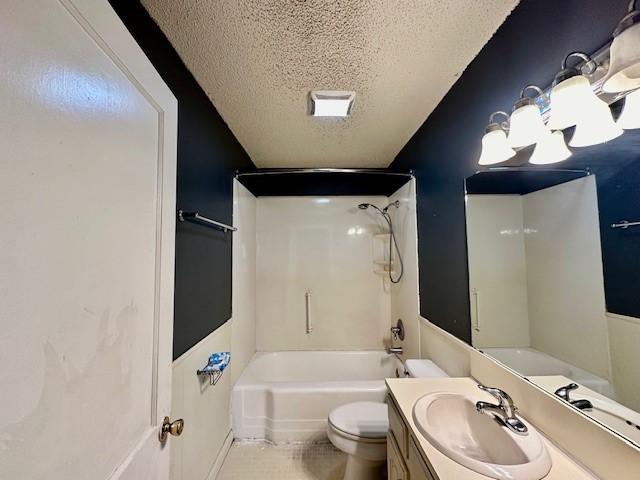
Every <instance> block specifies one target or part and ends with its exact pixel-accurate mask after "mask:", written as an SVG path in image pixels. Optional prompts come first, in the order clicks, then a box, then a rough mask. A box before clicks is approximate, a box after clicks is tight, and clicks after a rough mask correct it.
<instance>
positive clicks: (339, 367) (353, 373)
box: [231, 351, 403, 443]
mask: <svg viewBox="0 0 640 480" xmlns="http://www.w3.org/2000/svg"><path fill="white" fill-rule="evenodd" d="M396 369H398V372H402V371H403V370H402V365H401V363H400V362H399V361H398V360H397V359H396V358H395V356H393V355H388V354H387V353H386V352H383V351H357V352H351V351H306V352H305V351H296V352H265V353H257V354H256V355H255V356H254V358H253V359H252V360H251V362H250V363H249V365H248V366H247V368H246V369H245V370H244V372H242V375H241V376H240V378H239V379H238V381H237V383H236V385H235V386H234V387H233V392H232V401H231V411H232V423H233V435H234V437H235V438H236V439H239V440H249V439H259V440H268V441H270V442H274V443H287V442H309V441H323V440H326V426H327V416H328V415H329V412H330V411H331V410H332V409H334V408H335V407H337V406H339V405H343V404H345V403H349V402H355V401H359V400H370V401H377V402H382V401H384V399H385V395H386V387H385V384H384V379H385V378H389V377H395V376H396Z"/></svg>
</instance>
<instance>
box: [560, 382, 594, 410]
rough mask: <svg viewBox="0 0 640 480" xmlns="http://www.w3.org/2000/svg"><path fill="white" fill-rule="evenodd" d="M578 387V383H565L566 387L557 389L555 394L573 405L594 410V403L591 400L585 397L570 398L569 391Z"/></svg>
mask: <svg viewBox="0 0 640 480" xmlns="http://www.w3.org/2000/svg"><path fill="white" fill-rule="evenodd" d="M577 389H578V384H577V383H570V384H568V385H565V386H564V387H560V388H559V389H557V390H556V391H555V394H556V396H558V397H560V398H561V399H563V400H564V401H565V402H569V403H570V404H571V405H573V406H574V407H576V408H579V409H580V410H592V409H593V404H592V403H591V402H590V401H589V400H584V399H582V400H571V399H570V398H569V392H571V391H573V390H577Z"/></svg>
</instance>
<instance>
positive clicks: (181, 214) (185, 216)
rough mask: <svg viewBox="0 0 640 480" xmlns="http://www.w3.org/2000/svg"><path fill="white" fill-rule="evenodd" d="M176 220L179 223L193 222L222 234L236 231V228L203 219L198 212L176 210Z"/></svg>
mask: <svg viewBox="0 0 640 480" xmlns="http://www.w3.org/2000/svg"><path fill="white" fill-rule="evenodd" d="M178 220H180V221H181V222H184V221H186V220H195V221H198V222H202V223H204V224H206V225H209V226H211V227H214V228H217V229H219V230H222V231H224V232H235V231H237V230H238V229H237V228H236V227H232V226H231V225H226V224H224V223H220V222H216V221H215V220H211V219H210V218H207V217H203V216H202V215H200V214H199V213H198V212H185V211H183V210H178Z"/></svg>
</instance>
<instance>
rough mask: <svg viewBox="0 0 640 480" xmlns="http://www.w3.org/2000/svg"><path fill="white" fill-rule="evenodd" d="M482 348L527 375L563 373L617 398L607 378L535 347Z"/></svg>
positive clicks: (610, 396) (491, 355)
mask: <svg viewBox="0 0 640 480" xmlns="http://www.w3.org/2000/svg"><path fill="white" fill-rule="evenodd" d="M481 350H482V351H483V352H484V353H486V354H487V355H489V356H490V357H493V358H495V359H496V360H498V361H499V362H500V363H503V364H505V365H506V366H508V367H510V368H512V369H513V370H515V371H516V372H518V373H519V374H520V375H523V376H525V377H530V376H541V375H562V376H564V377H567V378H570V379H571V380H573V381H574V382H577V383H579V384H581V385H584V386H585V387H587V388H590V389H591V390H595V391H596V392H598V393H600V394H602V395H605V396H607V397H609V398H612V399H615V395H614V391H613V388H612V386H611V383H610V382H609V381H608V380H607V379H606V378H602V377H599V376H597V375H594V374H593V373H589V372H587V371H586V370H583V369H581V368H578V367H576V366H575V365H571V364H570V363H566V362H563V361H562V360H558V359H557V358H555V357H552V356H551V355H548V354H546V353H543V352H540V351H538V350H535V349H533V348H481Z"/></svg>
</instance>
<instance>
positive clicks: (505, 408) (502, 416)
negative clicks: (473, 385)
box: [476, 385, 528, 435]
mask: <svg viewBox="0 0 640 480" xmlns="http://www.w3.org/2000/svg"><path fill="white" fill-rule="evenodd" d="M478 388H479V389H480V390H482V391H485V392H487V393H489V394H491V395H493V396H494V397H495V398H496V399H497V400H498V404H494V403H488V402H483V401H480V402H477V403H476V410H477V411H478V413H481V414H484V413H486V414H487V415H489V414H491V415H493V418H495V419H496V420H497V421H498V422H500V423H501V424H502V425H504V426H505V427H507V428H508V429H509V430H511V431H512V432H514V433H517V434H518V435H526V434H527V432H528V429H527V426H526V425H525V424H524V423H522V421H521V420H520V419H519V418H518V417H517V416H516V412H517V411H518V409H517V408H516V406H515V405H514V404H513V400H512V399H511V397H510V396H509V394H507V392H505V391H503V390H500V389H499V388H493V387H485V386H484V385H478Z"/></svg>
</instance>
